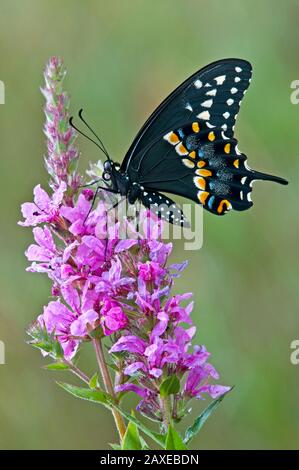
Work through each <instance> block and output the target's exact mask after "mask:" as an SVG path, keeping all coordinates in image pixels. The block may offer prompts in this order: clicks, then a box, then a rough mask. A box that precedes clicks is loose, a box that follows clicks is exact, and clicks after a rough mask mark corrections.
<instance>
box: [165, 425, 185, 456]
mask: <svg viewBox="0 0 299 470" xmlns="http://www.w3.org/2000/svg"><path fill="white" fill-rule="evenodd" d="M165 450H187V447H186V446H185V444H184V442H183V440H182V438H181V436H180V435H179V433H178V432H177V431H176V430H175V429H174V427H173V425H172V424H170V426H169V427H168V431H167V436H166V443H165Z"/></svg>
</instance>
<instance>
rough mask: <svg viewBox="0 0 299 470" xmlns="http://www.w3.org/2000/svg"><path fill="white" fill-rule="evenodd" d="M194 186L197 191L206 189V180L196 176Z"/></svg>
mask: <svg viewBox="0 0 299 470" xmlns="http://www.w3.org/2000/svg"><path fill="white" fill-rule="evenodd" d="M194 183H195V186H196V187H197V188H199V189H206V180H205V179H204V178H201V177H198V176H196V177H195V178H194Z"/></svg>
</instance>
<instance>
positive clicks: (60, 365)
mask: <svg viewBox="0 0 299 470" xmlns="http://www.w3.org/2000/svg"><path fill="white" fill-rule="evenodd" d="M43 368H44V369H47V370H67V369H69V366H68V365H67V364H64V363H63V362H53V363H52V364H47V365H46V366H43Z"/></svg>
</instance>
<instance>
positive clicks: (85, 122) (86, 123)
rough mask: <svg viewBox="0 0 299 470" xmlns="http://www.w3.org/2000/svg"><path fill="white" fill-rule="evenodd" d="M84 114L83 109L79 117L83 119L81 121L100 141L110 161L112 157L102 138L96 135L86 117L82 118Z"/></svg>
mask: <svg viewBox="0 0 299 470" xmlns="http://www.w3.org/2000/svg"><path fill="white" fill-rule="evenodd" d="M82 113H83V109H82V108H81V109H80V111H79V113H78V115H79V118H80V119H81V121H82V122H83V123H84V124H85V126H86V127H87V128H88V129H89V130H90V132H91V133H92V134H93V135H94V136H95V138H96V139H97V140H98V141H99V143H100V144H101V146H102V147H103V150H104V153H105V155H106V156H107V158H108V160H110V157H109V154H108V150H107V149H106V147H105V145H104V143H103V141H102V140H101V139H100V137H99V136H98V135H97V134H96V132H95V131H94V130H93V129H92V127H91V126H90V125H89V124H88V122H87V121H86V120H85V119H84V117H83V116H82Z"/></svg>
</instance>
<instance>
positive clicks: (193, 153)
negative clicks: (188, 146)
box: [189, 150, 196, 158]
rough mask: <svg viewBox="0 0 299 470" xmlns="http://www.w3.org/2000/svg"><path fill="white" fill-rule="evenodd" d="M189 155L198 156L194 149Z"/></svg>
mask: <svg viewBox="0 0 299 470" xmlns="http://www.w3.org/2000/svg"><path fill="white" fill-rule="evenodd" d="M189 157H191V158H195V157H196V152H195V150H193V151H192V152H190V153H189Z"/></svg>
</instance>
